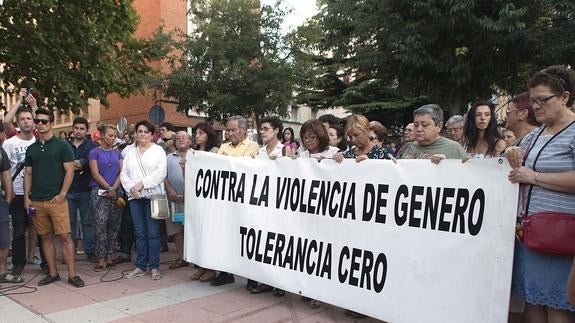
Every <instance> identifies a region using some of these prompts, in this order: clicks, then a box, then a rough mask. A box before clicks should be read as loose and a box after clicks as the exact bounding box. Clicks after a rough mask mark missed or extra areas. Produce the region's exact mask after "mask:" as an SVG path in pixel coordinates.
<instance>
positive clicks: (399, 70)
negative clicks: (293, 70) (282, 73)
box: [298, 0, 575, 113]
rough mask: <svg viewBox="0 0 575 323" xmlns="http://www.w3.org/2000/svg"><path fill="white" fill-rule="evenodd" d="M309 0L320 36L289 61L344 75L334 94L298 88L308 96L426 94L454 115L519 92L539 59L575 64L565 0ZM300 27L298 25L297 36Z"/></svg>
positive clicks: (337, 101)
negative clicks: (315, 6) (479, 102)
mask: <svg viewBox="0 0 575 323" xmlns="http://www.w3.org/2000/svg"><path fill="white" fill-rule="evenodd" d="M318 2H319V4H320V12H319V13H318V15H317V16H316V17H314V20H315V21H316V24H317V27H316V28H315V29H314V30H315V32H316V33H318V32H319V33H320V35H319V36H318V35H315V36H313V37H311V39H310V40H311V41H309V42H307V43H306V44H305V46H301V47H300V51H301V52H303V53H305V54H308V55H312V56H315V59H311V60H310V59H309V58H306V59H304V60H299V61H298V63H300V64H303V65H307V69H308V70H312V71H315V72H316V75H315V79H316V80H322V79H324V78H325V77H326V76H327V74H326V68H328V67H329V66H331V67H334V68H336V69H337V71H339V72H340V74H341V75H343V76H345V77H347V78H348V79H349V82H346V83H345V86H344V88H343V89H342V90H341V91H340V92H339V93H338V94H337V95H335V96H336V98H334V94H333V93H329V95H324V93H322V90H323V91H329V90H330V89H332V87H330V86H327V87H325V86H322V85H323V84H322V83H321V82H316V84H314V87H313V88H312V89H307V91H302V92H301V93H300V99H302V98H303V101H304V102H305V101H306V100H309V102H310V103H312V104H313V103H314V102H316V101H321V98H325V97H328V98H332V99H333V100H331V101H332V103H333V104H334V105H343V106H346V107H353V108H354V109H359V110H360V111H361V109H368V110H373V109H387V108H391V107H393V102H403V103H405V102H410V101H419V100H421V98H427V100H428V101H433V102H436V103H439V104H441V105H442V106H444V107H445V108H447V110H449V111H450V112H451V113H460V112H462V111H463V110H464V108H465V107H466V106H467V104H468V103H469V102H471V101H473V100H476V99H490V98H492V97H493V95H495V94H496V93H500V92H502V91H503V92H506V93H517V92H520V91H523V90H525V83H526V80H527V78H528V77H529V76H530V75H531V74H532V73H533V72H534V71H536V70H538V69H541V68H543V67H545V66H547V65H551V64H570V65H573V64H574V63H575V3H574V2H573V1H570V0H511V1H498V0H487V1H476V0H474V1H453V0H434V1H427V0H349V1H328V0H319V1H318ZM307 28H308V29H309V27H307ZM306 35H308V36H309V30H306V28H305V27H304V28H300V30H299V31H298V37H299V38H300V39H306ZM301 48H303V50H301ZM310 48H313V49H315V52H313V51H309V49H310ZM300 56H304V55H303V54H300ZM321 58H324V59H323V60H322V59H321ZM326 62H329V63H328V64H326ZM300 68H302V69H305V68H306V67H300ZM341 79H343V77H342V78H341ZM308 84H309V83H308ZM374 85H376V86H374ZM302 88H305V85H304V86H302ZM310 90H313V91H315V94H316V96H315V97H314V96H313V94H314V92H313V91H310ZM310 93H311V94H312V97H313V99H308V98H306V96H309V95H310ZM390 103H391V104H390Z"/></svg>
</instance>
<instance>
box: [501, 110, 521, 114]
mask: <svg viewBox="0 0 575 323" xmlns="http://www.w3.org/2000/svg"><path fill="white" fill-rule="evenodd" d="M521 110H522V109H513V110H511V109H507V110H505V114H510V113H511V112H517V111H521Z"/></svg>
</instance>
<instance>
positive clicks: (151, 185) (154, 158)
mask: <svg viewBox="0 0 575 323" xmlns="http://www.w3.org/2000/svg"><path fill="white" fill-rule="evenodd" d="M139 151H140V150H139V149H137V148H133V149H128V151H127V152H126V156H125V157H124V161H123V166H122V172H121V173H120V180H121V182H122V186H123V187H124V190H125V191H126V193H127V194H128V199H132V196H131V194H130V190H131V189H132V187H134V186H135V185H136V184H138V182H140V181H142V184H144V189H143V190H142V194H141V195H140V196H141V197H143V198H149V197H150V196H151V195H152V194H164V188H163V186H164V185H163V183H164V178H166V171H167V167H168V166H167V160H166V153H165V152H164V149H163V148H162V147H160V146H158V145H156V144H152V146H151V147H150V148H148V149H147V150H146V151H145V152H144V154H143V155H140V161H141V165H142V167H143V168H144V171H145V174H144V172H143V171H142V167H140V162H138V155H139Z"/></svg>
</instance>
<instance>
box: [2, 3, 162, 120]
mask: <svg viewBox="0 0 575 323" xmlns="http://www.w3.org/2000/svg"><path fill="white" fill-rule="evenodd" d="M137 23H138V16H137V13H136V11H135V9H134V8H133V7H132V3H131V1H130V0H103V1H72V2H70V1H63V0H50V1H48V0H27V1H16V0H5V1H4V2H3V4H2V5H0V39H4V41H3V42H2V44H1V45H0V62H2V63H3V64H4V65H3V69H2V71H1V72H0V73H1V75H2V80H3V82H4V84H3V87H2V90H3V91H10V88H11V87H12V86H16V87H34V88H36V89H37V90H38V91H39V92H40V95H41V96H42V97H45V99H46V101H47V106H48V107H49V108H51V109H60V110H70V109H71V110H73V111H74V112H77V111H78V110H80V109H82V108H84V107H86V106H87V100H88V99H89V98H94V99H99V100H100V102H101V103H103V104H104V105H107V103H108V100H107V96H108V94H110V93H118V94H119V95H121V96H128V95H130V94H134V93H137V92H138V91H142V90H143V88H144V85H145V80H146V79H147V78H149V77H151V76H152V75H153V74H154V70H153V68H152V67H151V66H150V65H149V64H148V63H149V62H150V61H153V60H156V59H158V58H160V57H162V56H164V55H165V54H166V48H167V44H168V41H169V37H168V35H165V34H163V33H162V32H161V30H159V31H158V32H157V34H156V36H155V37H154V39H150V40H146V39H140V38H136V37H134V31H135V29H136V26H137Z"/></svg>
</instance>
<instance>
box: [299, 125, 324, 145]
mask: <svg viewBox="0 0 575 323" xmlns="http://www.w3.org/2000/svg"><path fill="white" fill-rule="evenodd" d="M308 131H311V132H312V133H313V134H314V135H316V136H317V139H318V140H319V144H318V149H319V151H321V152H323V151H325V150H327V148H328V147H329V136H328V135H327V130H325V128H324V127H323V122H322V121H321V120H320V119H311V120H308V121H306V122H304V123H303V125H302V126H301V129H300V130H299V137H300V138H301V140H302V142H303V145H304V146H305V140H303V139H304V134H305V133H306V132H308ZM305 149H307V147H305Z"/></svg>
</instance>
